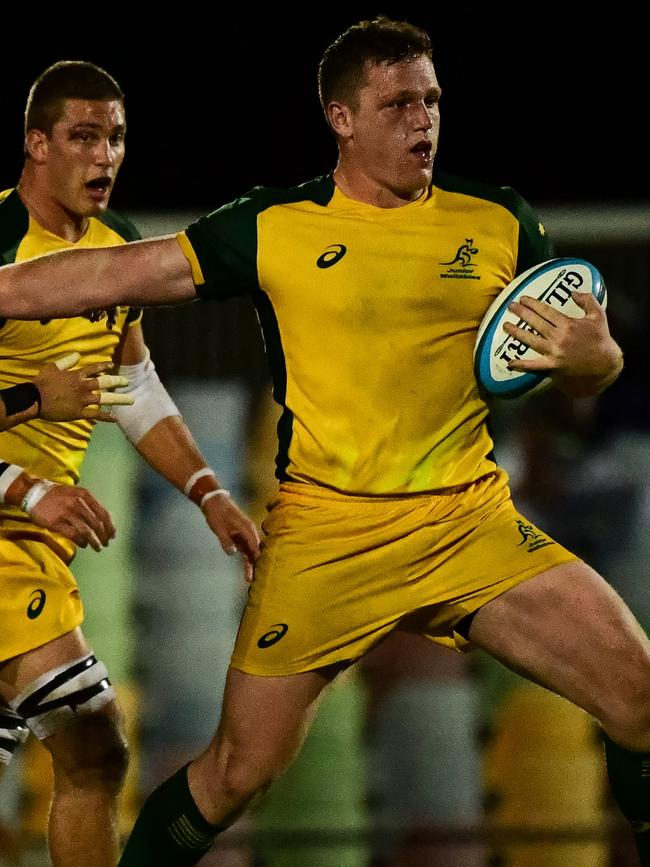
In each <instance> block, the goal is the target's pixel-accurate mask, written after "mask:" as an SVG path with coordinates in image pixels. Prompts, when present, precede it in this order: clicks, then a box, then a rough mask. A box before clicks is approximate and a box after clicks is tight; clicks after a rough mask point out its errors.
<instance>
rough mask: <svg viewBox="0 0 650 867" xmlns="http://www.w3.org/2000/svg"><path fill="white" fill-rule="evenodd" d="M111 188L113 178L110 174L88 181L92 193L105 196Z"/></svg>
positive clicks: (87, 184) (88, 188)
mask: <svg viewBox="0 0 650 867" xmlns="http://www.w3.org/2000/svg"><path fill="white" fill-rule="evenodd" d="M110 188H111V179H110V178H109V177H108V175H103V176H102V177H99V178H93V179H92V181H88V182H87V183H86V189H87V190H89V191H90V192H92V193H96V194H98V195H103V196H105V195H106V193H108V191H109V190H110Z"/></svg>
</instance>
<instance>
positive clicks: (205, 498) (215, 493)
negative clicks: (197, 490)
mask: <svg viewBox="0 0 650 867" xmlns="http://www.w3.org/2000/svg"><path fill="white" fill-rule="evenodd" d="M229 496H230V491H227V490H226V489H225V488H217V489H216V490H215V491H208V493H207V494H204V495H203V496H202V497H201V502H200V506H201V508H203V507H204V506H205V504H206V503H207V502H208V500H211V499H212V497H229Z"/></svg>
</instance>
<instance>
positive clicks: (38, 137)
mask: <svg viewBox="0 0 650 867" xmlns="http://www.w3.org/2000/svg"><path fill="white" fill-rule="evenodd" d="M48 144H49V139H48V137H47V135H46V134H45V133H44V132H43V131H42V130H40V129H30V130H29V132H28V133H27V135H26V136H25V153H26V154H28V156H30V157H31V158H32V159H33V160H34V162H36V163H38V164H39V165H42V164H43V163H44V162H45V161H46V160H47V149H48Z"/></svg>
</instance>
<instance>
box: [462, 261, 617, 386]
mask: <svg viewBox="0 0 650 867" xmlns="http://www.w3.org/2000/svg"><path fill="white" fill-rule="evenodd" d="M572 292H591V294H592V295H593V296H594V298H596V300H597V301H598V302H599V303H600V304H602V305H603V307H604V306H606V304H607V289H606V287H605V282H604V280H603V278H602V276H601V274H600V272H599V271H598V270H597V268H595V267H594V266H593V265H592V264H591V262H587V261H586V260H585V259H575V258H571V257H566V258H562V259H549V260H548V261H547V262H541V263H540V264H538V265H534V266H533V267H532V268H529V269H528V270H527V271H524V272H523V274H520V275H519V276H518V277H515V279H514V280H513V281H512V282H511V283H509V284H508V285H507V286H506V287H505V288H504V289H503V290H502V291H501V292H500V293H499V294H498V295H497V297H496V298H495V299H494V301H493V302H492V304H491V305H490V307H489V308H488V310H487V312H486V314H485V316H484V317H483V319H482V321H481V324H480V326H479V330H478V333H477V335H476V342H475V344H474V373H475V376H476V379H477V381H478V383H479V385H480V387H481V388H482V389H483V390H484V391H485V392H487V393H488V394H491V395H494V396H495V397H504V398H509V397H518V396H519V395H522V394H525V393H526V392H528V391H531V390H532V389H534V388H536V387H537V386H539V385H540V384H541V383H543V382H544V380H547V379H548V377H547V376H546V375H545V374H544V373H538V372H530V371H526V372H524V371H518V370H510V369H509V368H508V362H510V361H513V360H515V359H518V360H519V359H524V358H525V359H529V358H535V357H538V355H539V353H537V352H536V351H535V350H534V349H531V348H530V347H529V346H526V344H525V343H523V342H520V341H519V340H516V339H515V338H514V337H510V335H509V334H506V332H505V331H504V330H503V326H504V324H505V323H506V322H512V323H513V324H515V325H518V326H519V327H522V328H525V329H526V330H528V331H533V329H532V328H531V327H530V326H529V325H528V324H527V323H526V322H524V321H523V320H521V319H520V318H519V317H518V316H516V315H515V314H514V313H512V312H511V311H510V310H508V305H509V304H510V303H511V302H512V301H517V300H518V299H519V298H520V297H521V296H522V295H528V296H529V297H531V298H537V299H538V300H539V301H542V302H543V303H544V304H548V305H549V307H553V308H554V309H556V310H559V311H560V312H562V313H564V315H565V316H571V317H572V318H574V319H579V318H580V317H582V316H584V315H585V314H584V310H582V308H581V307H578V305H577V304H576V303H575V301H574V300H573V298H572V297H571V293H572Z"/></svg>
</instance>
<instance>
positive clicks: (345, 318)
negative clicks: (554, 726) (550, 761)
mask: <svg viewBox="0 0 650 867" xmlns="http://www.w3.org/2000/svg"><path fill="white" fill-rule="evenodd" d="M319 87H320V96H321V101H322V105H323V109H324V111H325V114H326V117H327V121H328V123H329V125H330V127H331V129H332V131H333V133H334V135H335V138H336V142H337V145H338V153H339V159H338V163H337V165H336V168H335V169H334V171H333V173H332V174H331V175H328V176H325V177H322V178H318V179H316V180H314V181H310V182H308V183H306V184H303V185H301V186H300V187H297V188H295V189H290V190H268V189H259V188H256V189H255V190H253V191H252V192H250V193H249V194H247V195H246V196H244V197H242V198H241V199H239V200H237V201H236V202H233V203H231V204H230V205H228V206H226V207H223V208H220V209H219V210H217V211H215V212H213V213H212V214H210V215H208V216H207V217H204V218H202V219H201V220H199V221H198V222H197V223H195V224H193V225H191V226H189V227H188V228H187V229H186V231H185V232H183V233H181V234H180V235H179V236H178V237H164V238H159V239H152V240H148V241H144V242H142V243H140V244H133V245H127V246H126V247H121V248H113V249H110V250H93V251H81V252H70V253H62V254H61V255H59V256H56V257H45V258H41V259H39V260H36V261H33V262H30V263H26V264H23V265H17V266H10V267H9V268H6V269H0V315H11V316H19V317H26V318H34V317H38V316H49V315H72V314H78V313H79V312H81V311H82V310H84V309H86V308H88V307H92V308H105V307H106V306H110V305H115V304H124V303H130V304H144V305H152V304H170V303H175V302H182V301H187V300H190V299H193V298H195V297H196V295H197V294H198V295H200V296H202V297H204V298H206V299H208V298H226V297H227V296H229V295H236V294H240V295H241V294H249V295H250V296H251V298H252V299H253V300H254V302H255V304H256V306H257V309H258V313H259V317H260V321H261V324H262V327H263V329H264V333H265V343H266V348H267V353H268V356H269V359H270V362H271V365H272V367H273V373H274V377H275V396H276V399H277V400H278V401H279V402H280V403H281V404H282V406H283V415H282V418H281V420H280V422H279V425H278V432H279V438H280V449H279V453H278V461H277V467H278V469H277V475H278V478H279V480H280V489H279V492H278V494H277V496H276V497H275V498H274V499H273V500H272V502H271V503H270V505H269V510H270V514H269V516H268V518H267V519H266V521H265V524H264V531H265V534H266V540H265V544H264V546H263V550H262V554H261V556H260V559H259V560H258V562H257V564H256V569H255V580H254V582H253V584H252V588H251V593H250V597H249V602H248V605H247V607H246V610H245V612H244V614H243V619H242V624H241V628H240V631H239V634H238V637H237V642H236V646H235V650H234V655H233V659H232V665H231V668H230V671H229V677H228V681H227V684H226V689H225V698H224V704H223V711H222V717H221V721H220V724H219V727H218V731H217V734H216V735H215V738H214V740H213V742H212V743H211V744H210V746H209V747H208V749H207V750H205V751H204V752H203V753H202V754H201V755H200V756H198V757H197V758H196V759H195V760H194V761H193V762H191V763H190V764H189V766H188V768H183V769H182V770H180V771H179V772H178V773H176V774H175V775H174V776H172V777H171V778H170V779H169V780H167V781H166V782H165V783H163V785H162V786H160V787H159V788H158V789H157V790H156V791H155V792H154V793H153V794H152V795H151V797H150V798H149V800H148V802H147V803H146V804H145V806H144V807H143V809H142V811H141V813H140V815H139V818H138V820H137V822H136V825H135V828H134V830H133V832H132V834H131V837H130V838H129V841H128V842H127V845H126V849H125V851H124V853H123V855H122V859H121V861H120V864H122V865H123V867H134V865H138V867H143V865H152V867H153V865H155V867H164V865H189V864H196V863H197V861H198V860H199V859H200V857H201V855H202V853H203V852H204V851H205V849H206V848H208V847H209V845H210V841H211V839H212V838H213V836H214V835H215V834H216V833H217V832H218V831H219V830H220V829H222V828H224V827H226V826H227V825H229V824H230V823H231V822H232V821H233V820H234V819H235V817H236V816H238V815H239V814H240V813H241V812H242V811H243V810H244V809H245V807H246V805H247V804H249V803H250V802H251V801H252V799H253V798H254V797H255V795H256V794H257V793H259V792H260V791H263V790H264V789H265V788H266V787H267V786H268V785H269V784H270V783H271V782H272V781H273V780H274V779H275V778H276V777H277V776H278V775H279V774H281V773H282V771H283V770H284V769H285V767H286V766H287V764H288V763H289V762H290V760H291V759H292V757H293V756H294V755H295V753H296V751H297V750H298V749H299V747H300V744H301V742H302V739H303V737H304V734H305V731H306V729H307V727H308V725H309V722H310V720H311V718H312V715H313V710H314V706H315V704H316V702H317V699H318V696H319V694H320V693H321V691H322V690H323V688H324V687H325V686H326V685H327V684H328V683H329V682H330V681H331V679H332V677H333V676H334V675H335V674H336V672H337V671H339V670H340V669H341V668H342V667H345V666H346V665H349V664H350V663H351V662H353V661H354V660H356V659H358V658H359V657H360V656H362V655H363V654H364V653H365V651H366V650H367V649H368V648H369V647H371V646H373V645H374V644H376V643H377V642H378V641H380V640H381V639H382V637H383V636H384V635H386V634H387V633H389V632H390V631H391V630H393V629H398V628H403V629H409V630H410V631H415V632H419V633H420V634H422V635H425V636H428V637H429V638H430V639H432V640H434V641H439V642H441V643H447V644H450V645H454V646H456V647H457V648H459V649H462V648H466V647H468V646H478V647H482V648H484V649H485V650H486V651H488V652H490V653H492V654H493V655H494V656H496V657H497V658H498V659H500V660H501V661H502V662H504V663H505V664H507V665H509V666H511V667H512V668H514V669H516V670H518V671H520V672H522V673H524V674H526V675H527V676H528V677H529V678H531V679H532V680H535V681H537V682H539V683H542V684H544V685H545V686H547V687H548V688H549V689H551V690H554V691H555V692H557V693H559V694H560V695H562V696H565V697H566V698H568V699H569V700H571V701H572V702H574V703H576V704H577V705H579V706H580V707H582V708H584V709H585V710H586V711H588V712H589V713H591V714H593V716H594V717H595V718H596V719H597V720H598V721H599V723H600V724H601V726H602V728H603V731H604V733H605V741H606V749H607V758H608V767H609V773H610V779H611V782H612V788H613V791H614V792H615V794H616V797H617V799H618V802H619V804H620V805H621V808H622V810H623V812H624V813H625V814H626V815H627V816H628V818H629V819H630V820H631V821H633V822H636V823H639V824H638V829H639V830H640V831H641V830H642V828H644V827H650V777H649V776H648V775H647V774H646V773H645V772H644V768H647V766H648V764H650V701H649V700H648V699H649V695H650V644H649V642H648V640H647V638H646V636H645V635H644V633H643V632H642V630H641V628H640V627H639V625H638V624H637V623H636V621H635V619H634V617H633V616H632V614H631V613H630V611H629V610H628V608H627V607H626V605H625V604H624V603H623V601H622V600H621V599H620V598H619V597H618V596H617V594H616V593H615V592H614V591H613V589H612V588H611V587H610V586H609V585H608V584H607V583H606V582H605V581H604V579H603V578H601V577H600V576H599V575H597V574H596V573H595V572H594V571H593V570H592V569H591V568H590V567H589V566H587V565H586V564H585V563H583V562H581V561H580V560H579V559H578V558H577V557H575V556H574V555H572V554H571V553H570V552H568V551H566V550H564V549H563V548H561V546H559V545H558V544H557V543H555V542H554V541H553V540H552V539H551V538H549V537H548V536H547V535H546V534H545V533H544V532H543V530H542V529H540V528H537V527H535V526H533V525H532V524H530V522H529V521H527V520H526V518H525V517H524V516H523V515H520V514H518V512H517V511H516V509H515V507H514V506H513V504H512V502H511V499H510V495H509V490H508V484H507V478H506V476H505V473H504V472H503V471H502V470H500V469H499V468H498V467H497V465H496V463H495V461H494V458H493V456H492V441H491V439H490V437H489V434H488V431H487V428H486V417H487V407H486V405H485V403H484V402H483V400H482V398H481V395H480V394H479V391H478V388H477V385H476V382H475V380H474V376H473V368H472V346H473V343H474V339H475V336H476V332H477V329H478V325H479V322H480V320H481V318H482V316H483V314H484V313H485V311H486V310H487V308H488V306H489V305H490V302H491V301H492V299H493V298H494V297H495V296H496V295H497V293H498V292H499V291H500V290H501V289H502V288H503V287H504V286H505V285H506V284H507V283H508V282H509V281H510V280H512V279H513V278H514V277H515V276H516V275H517V274H518V273H521V271H523V270H525V269H526V268H528V267H530V266H531V265H533V264H534V263H535V262H538V261H541V260H543V259H546V258H549V257H550V256H551V255H552V252H551V248H550V244H549V242H548V239H547V238H546V235H545V233H544V230H543V227H542V226H541V225H540V223H539V220H538V219H537V217H536V216H535V214H534V212H533V211H532V209H531V208H530V207H529V206H528V205H527V204H526V202H525V201H524V200H523V199H522V198H521V197H520V196H519V195H517V194H516V193H515V192H514V191H513V190H510V189H507V188H493V187H488V186H484V185H479V184H475V183H470V182H467V181H461V180H459V179H456V178H449V177H445V176H443V175H442V174H440V173H438V172H437V171H436V172H435V173H434V159H435V154H436V148H437V144H438V132H439V123H440V104H439V100H440V93H441V89H440V86H439V83H438V80H437V77H436V73H435V70H434V67H433V63H432V59H431V43H430V40H429V37H428V35H427V34H426V33H425V32H423V31H422V30H420V29H419V28H416V27H413V26H412V25H410V24H408V23H404V22H394V21H391V20H388V19H386V18H379V19H376V20H374V21H372V22H362V23H360V24H358V25H354V26H352V27H350V28H349V29H348V30H347V31H346V32H345V33H343V34H342V35H341V36H340V37H339V38H338V39H336V40H335V41H334V42H333V43H332V45H330V46H329V47H328V48H327V49H326V51H325V53H324V55H323V58H322V62H321V64H320V68H319ZM44 283H47V284H48V285H51V286H52V289H53V291H52V293H51V294H50V295H48V296H47V297H42V293H41V292H39V287H40V286H42V285H43V284H44ZM64 288H65V292H63V289H64ZM576 302H577V303H580V304H581V305H582V307H583V309H584V311H585V316H584V318H582V319H579V320H578V319H568V318H566V317H564V316H563V315H561V314H557V313H551V312H550V311H548V310H547V309H545V308H544V307H543V306H542V305H540V304H538V303H537V302H536V301H535V300H534V299H522V301H521V303H519V304H517V305H514V308H515V310H516V313H517V315H518V316H520V317H521V318H522V319H524V320H525V321H526V322H528V323H529V324H530V325H531V326H532V328H533V329H534V330H535V331H536V332H537V335H531V334H530V333H529V332H527V331H524V330H520V329H517V328H516V327H510V326H508V332H509V333H510V334H512V335H515V336H516V337H518V338H519V339H521V340H522V341H523V342H526V343H528V342H530V343H531V345H534V348H535V349H536V350H538V351H539V352H540V353H541V356H542V359H541V360H540V361H539V364H538V367H539V369H543V370H545V371H547V372H548V374H549V375H550V376H551V377H552V378H553V380H554V381H555V383H556V385H557V386H559V387H560V388H561V389H562V390H563V391H565V392H567V393H569V394H571V395H595V394H598V393H599V392H600V391H602V390H603V389H604V388H606V387H607V386H608V385H609V384H610V383H611V382H613V381H614V380H615V379H616V377H617V376H618V374H619V372H620V370H621V368H622V363H623V362H622V353H621V350H620V348H619V347H618V345H617V344H616V342H615V341H614V340H613V339H612V337H611V336H610V334H609V329H608V325H607V319H606V315H605V313H604V311H603V310H602V308H601V307H600V305H598V304H597V302H596V301H595V300H594V299H592V298H591V297H590V296H584V297H583V296H578V297H577V299H576ZM517 367H518V368H519V369H529V368H531V367H532V364H531V363H530V362H519V363H517ZM260 709H262V711H261V712H260ZM646 839H647V838H646V837H644V834H643V833H642V832H641V833H639V835H638V840H639V848H640V849H641V850H643V848H644V847H647V845H648V844H647V842H646ZM642 857H643V859H644V864H650V855H648V854H647V853H644V854H643V855H642Z"/></svg>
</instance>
